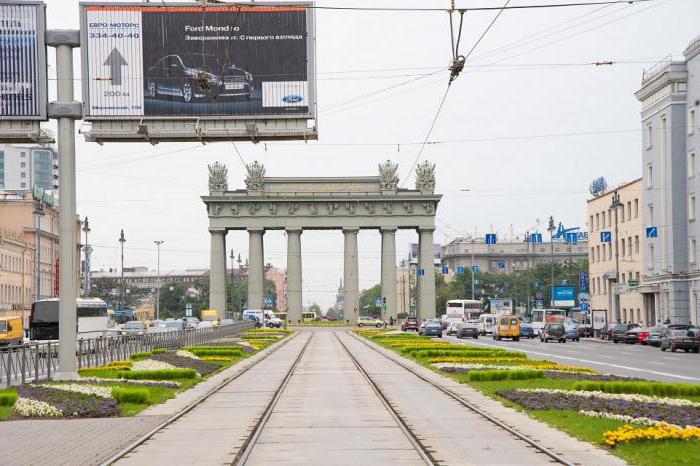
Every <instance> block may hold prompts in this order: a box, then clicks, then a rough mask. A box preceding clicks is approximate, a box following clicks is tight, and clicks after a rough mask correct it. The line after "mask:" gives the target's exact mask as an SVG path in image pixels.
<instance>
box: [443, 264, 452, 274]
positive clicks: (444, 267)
mask: <svg viewBox="0 0 700 466" xmlns="http://www.w3.org/2000/svg"><path fill="white" fill-rule="evenodd" d="M448 273H450V269H448V268H447V267H446V266H443V267H442V274H443V275H447V274H448Z"/></svg>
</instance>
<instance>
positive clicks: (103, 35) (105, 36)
mask: <svg viewBox="0 0 700 466" xmlns="http://www.w3.org/2000/svg"><path fill="white" fill-rule="evenodd" d="M109 38H112V39H139V38H141V34H139V33H138V32H130V33H128V34H126V33H121V32H113V33H112V34H109V33H106V32H91V33H90V39H109Z"/></svg>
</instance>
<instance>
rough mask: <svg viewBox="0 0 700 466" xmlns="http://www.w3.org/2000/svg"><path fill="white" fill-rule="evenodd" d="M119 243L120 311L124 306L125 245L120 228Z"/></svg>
mask: <svg viewBox="0 0 700 466" xmlns="http://www.w3.org/2000/svg"><path fill="white" fill-rule="evenodd" d="M119 243H120V244H121V250H122V277H121V287H120V290H119V310H120V311H121V309H122V307H123V306H124V243H126V238H124V229H123V228H122V231H121V234H120V235H119Z"/></svg>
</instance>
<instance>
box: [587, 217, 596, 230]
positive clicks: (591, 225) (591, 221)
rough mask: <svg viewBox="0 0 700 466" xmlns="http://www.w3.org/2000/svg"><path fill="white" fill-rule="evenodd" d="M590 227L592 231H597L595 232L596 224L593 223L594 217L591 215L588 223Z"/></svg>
mask: <svg viewBox="0 0 700 466" xmlns="http://www.w3.org/2000/svg"><path fill="white" fill-rule="evenodd" d="M588 225H589V226H590V228H591V231H595V230H593V227H594V226H595V224H594V223H593V216H592V215H591V219H590V220H589V222H588Z"/></svg>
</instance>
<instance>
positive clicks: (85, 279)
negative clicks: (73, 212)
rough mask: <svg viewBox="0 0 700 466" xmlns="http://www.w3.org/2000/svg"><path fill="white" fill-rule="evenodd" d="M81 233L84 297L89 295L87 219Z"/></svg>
mask: <svg viewBox="0 0 700 466" xmlns="http://www.w3.org/2000/svg"><path fill="white" fill-rule="evenodd" d="M83 232H84V233H85V246H83V248H84V249H85V268H84V270H83V273H84V277H83V294H84V295H85V296H87V295H88V293H90V253H91V252H92V251H90V243H88V233H90V222H89V221H88V218H87V217H85V222H83Z"/></svg>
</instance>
